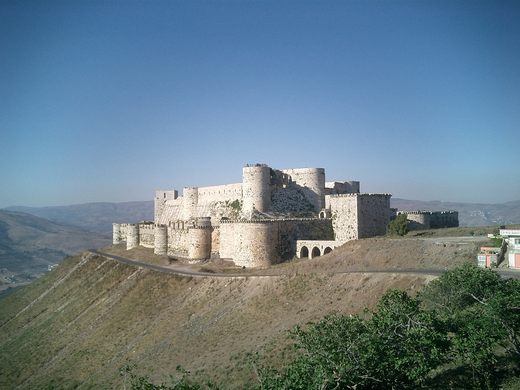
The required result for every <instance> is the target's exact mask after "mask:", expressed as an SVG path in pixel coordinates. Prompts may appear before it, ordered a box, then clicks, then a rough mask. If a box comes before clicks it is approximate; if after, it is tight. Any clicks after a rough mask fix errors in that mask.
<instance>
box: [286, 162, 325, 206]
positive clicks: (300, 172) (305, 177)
mask: <svg viewBox="0 0 520 390" xmlns="http://www.w3.org/2000/svg"><path fill="white" fill-rule="evenodd" d="M282 172H284V173H286V174H288V175H289V176H291V179H292V181H293V182H294V183H295V184H296V185H298V186H299V187H300V188H301V189H302V192H303V193H304V194H305V197H306V198H307V200H308V201H309V202H310V203H311V204H312V205H313V206H314V210H315V211H316V212H319V211H320V210H321V209H322V208H323V207H324V205H325V169H323V168H298V169H284V170H283V171H282Z"/></svg>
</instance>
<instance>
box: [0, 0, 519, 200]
mask: <svg viewBox="0 0 520 390" xmlns="http://www.w3.org/2000/svg"><path fill="white" fill-rule="evenodd" d="M518 20H520V3H519V2H514V1H504V2H499V3H497V2H492V1H422V2H415V1H393V2H380V1H348V2H336V1H331V2H327V3H323V2H315V1H305V2H292V1H263V2H255V1H252V2H238V1H224V2H207V1H190V2H102V1H92V2H73V3H68V2H63V1H48V2H47V1H46V2H44V3H40V2H36V1H34V2H33V1H23V2H21V1H5V2H2V3H0V49H1V52H2V53H3V58H2V60H1V61H0V85H2V88H0V104H1V107H2V108H1V110H0V145H2V154H1V157H0V161H1V165H2V169H1V170H0V183H2V185H1V186H0V207H8V206H14V205H17V206H33V207H42V206H55V205H72V204H81V203H90V202H105V201H106V202H124V201H135V200H136V199H142V200H152V199H153V194H154V191H155V190H156V189H168V188H176V189H178V190H182V187H184V186H188V185H196V186H206V185H214V184H224V183H233V182H240V181H241V168H242V166H244V165H245V164H247V163H256V162H260V163H267V164H269V165H270V166H272V167H273V168H291V167H295V168H299V167H323V168H325V171H326V177H327V180H328V181H331V180H359V181H360V182H361V189H362V191H364V192H386V193H391V194H393V196H394V197H396V198H404V199H413V200H426V201H431V200H439V201H449V202H470V203H504V202H508V201H516V200H520V180H518V174H517V173H516V172H515V171H514V169H515V168H516V167H519V166H520V164H519V163H518V141H517V139H518V134H519V129H520V110H518V107H520V24H519V23H518Z"/></svg>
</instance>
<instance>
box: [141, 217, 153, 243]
mask: <svg viewBox="0 0 520 390" xmlns="http://www.w3.org/2000/svg"><path fill="white" fill-rule="evenodd" d="M139 245H141V246H144V247H145V248H153V247H154V245H155V225H154V224H153V223H140V224H139Z"/></svg>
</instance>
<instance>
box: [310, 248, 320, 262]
mask: <svg viewBox="0 0 520 390" xmlns="http://www.w3.org/2000/svg"><path fill="white" fill-rule="evenodd" d="M319 256H321V252H320V248H318V247H317V246H315V247H314V248H312V253H311V257H312V258H313V259H314V258H315V257H319Z"/></svg>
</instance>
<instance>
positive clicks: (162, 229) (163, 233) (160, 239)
mask: <svg viewBox="0 0 520 390" xmlns="http://www.w3.org/2000/svg"><path fill="white" fill-rule="evenodd" d="M153 248H154V249H153V253H155V254H156V255H166V254H167V253H168V227H167V226H166V225H155V228H154V247H153Z"/></svg>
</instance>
